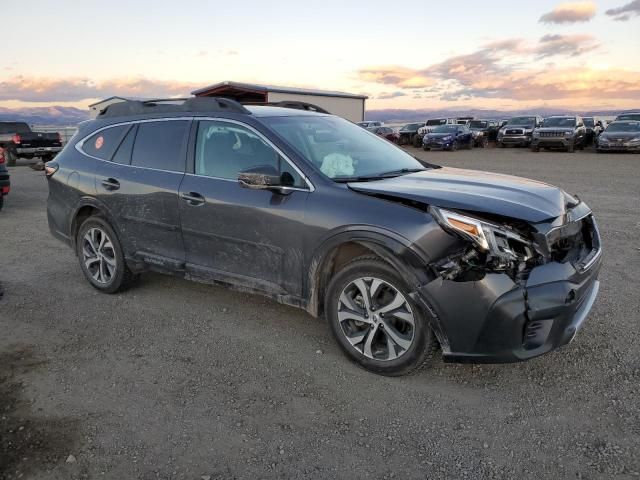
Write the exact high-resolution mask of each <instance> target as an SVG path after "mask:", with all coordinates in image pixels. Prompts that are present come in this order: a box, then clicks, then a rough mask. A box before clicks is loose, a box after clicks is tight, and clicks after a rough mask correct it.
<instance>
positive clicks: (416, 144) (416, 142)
mask: <svg viewBox="0 0 640 480" xmlns="http://www.w3.org/2000/svg"><path fill="white" fill-rule="evenodd" d="M413 146H414V147H416V148H420V147H421V146H422V138H420V137H419V136H418V135H414V136H413Z"/></svg>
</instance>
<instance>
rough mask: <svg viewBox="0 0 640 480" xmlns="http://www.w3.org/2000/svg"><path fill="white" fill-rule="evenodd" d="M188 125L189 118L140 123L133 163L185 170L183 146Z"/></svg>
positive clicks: (135, 164) (142, 165)
mask: <svg viewBox="0 0 640 480" xmlns="http://www.w3.org/2000/svg"><path fill="white" fill-rule="evenodd" d="M188 126H189V122H188V121H187V120H170V121H164V122H146V123H140V124H139V125H138V133H137V134H136V139H135V143H134V145H133V154H132V156H131V165H133V166H136V167H145V168H154V169H157V170H168V171H171V172H184V167H185V155H184V153H183V148H182V147H183V144H184V140H185V136H186V133H187V130H188Z"/></svg>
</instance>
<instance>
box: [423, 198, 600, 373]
mask: <svg viewBox="0 0 640 480" xmlns="http://www.w3.org/2000/svg"><path fill="white" fill-rule="evenodd" d="M572 207H573V208H571V209H568V210H567V213H566V214H565V215H563V216H561V217H558V218H556V219H554V220H552V221H549V222H540V223H538V224H535V223H529V222H522V221H518V220H515V219H506V218H500V219H499V220H498V219H497V218H496V217H493V218H489V217H480V216H477V215H475V214H468V213H467V212H459V211H453V210H447V209H442V208H437V207H429V213H430V214H431V215H432V216H433V217H434V218H435V219H436V221H437V222H438V224H439V225H440V226H441V227H442V229H443V230H445V231H447V232H448V233H450V234H453V235H455V236H457V237H458V238H460V239H463V240H466V241H463V242H457V243H456V247H455V248H456V250H455V251H453V252H448V254H447V256H446V257H445V258H441V259H439V260H438V261H435V262H434V263H432V264H431V265H430V267H431V268H432V269H433V271H434V273H435V279H434V280H433V281H431V282H429V283H428V284H427V285H424V286H423V287H422V290H423V294H424V296H425V298H427V299H428V301H429V302H430V304H431V307H432V308H433V309H434V311H435V312H436V313H437V314H438V316H439V317H440V318H441V319H442V320H443V321H442V322H441V323H442V325H443V328H444V330H445V332H443V333H444V334H445V336H446V342H445V345H444V346H443V354H444V357H445V359H446V360H448V361H472V362H490V363H497V362H510V361H520V360H526V359H528V358H532V357H535V356H538V355H542V354H544V353H546V352H548V351H550V350H552V349H554V348H557V347H559V346H561V345H564V344H566V343H568V342H569V341H571V339H572V338H573V337H574V335H575V333H576V332H577V330H578V329H579V328H580V326H581V324H582V322H583V321H584V319H585V318H586V316H587V314H588V313H589V310H590V309H591V307H592V305H593V302H594V300H595V297H596V295H597V292H598V285H599V284H598V281H597V275H598V271H599V268H600V260H601V259H600V257H601V252H602V250H601V247H600V236H599V232H598V228H597V225H596V223H595V220H594V219H593V216H592V215H591V211H590V210H589V208H588V207H587V206H586V205H585V204H584V203H580V202H577V203H576V204H575V205H572Z"/></svg>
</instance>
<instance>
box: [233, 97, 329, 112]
mask: <svg viewBox="0 0 640 480" xmlns="http://www.w3.org/2000/svg"><path fill="white" fill-rule="evenodd" d="M242 103H243V104H244V105H268V106H271V107H281V108H293V109H295V110H307V111H309V112H318V113H327V114H329V112H328V111H326V110H325V109H324V108H322V107H319V106H318V105H314V104H313V103H307V102H298V101H294V100H281V101H279V102H242Z"/></svg>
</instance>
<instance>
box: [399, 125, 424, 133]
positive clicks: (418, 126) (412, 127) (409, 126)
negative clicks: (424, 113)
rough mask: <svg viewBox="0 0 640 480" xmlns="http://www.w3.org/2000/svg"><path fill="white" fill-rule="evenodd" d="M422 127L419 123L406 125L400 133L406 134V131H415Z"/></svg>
mask: <svg viewBox="0 0 640 480" xmlns="http://www.w3.org/2000/svg"><path fill="white" fill-rule="evenodd" d="M421 126H422V124H421V123H408V124H407V125H405V126H404V127H402V128H401V129H400V131H401V132H406V131H407V130H417V129H418V128H420V127H421Z"/></svg>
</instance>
